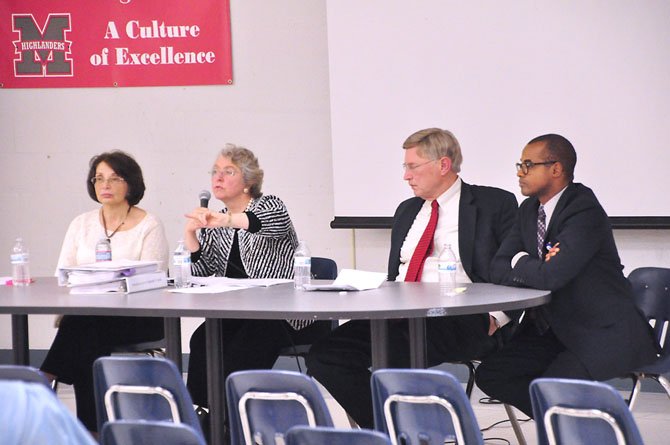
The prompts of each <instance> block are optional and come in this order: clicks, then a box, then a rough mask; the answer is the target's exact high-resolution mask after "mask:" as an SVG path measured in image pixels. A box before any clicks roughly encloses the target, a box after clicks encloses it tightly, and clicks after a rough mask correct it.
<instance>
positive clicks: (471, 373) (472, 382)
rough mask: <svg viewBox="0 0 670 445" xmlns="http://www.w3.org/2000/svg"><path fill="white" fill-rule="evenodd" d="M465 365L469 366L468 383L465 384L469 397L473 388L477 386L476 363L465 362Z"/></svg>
mask: <svg viewBox="0 0 670 445" xmlns="http://www.w3.org/2000/svg"><path fill="white" fill-rule="evenodd" d="M463 364H464V365H465V366H467V367H468V373H469V374H468V383H467V384H466V386H465V394H467V396H468V399H469V398H470V396H471V395H472V389H473V388H474V386H475V365H474V363H472V362H463Z"/></svg>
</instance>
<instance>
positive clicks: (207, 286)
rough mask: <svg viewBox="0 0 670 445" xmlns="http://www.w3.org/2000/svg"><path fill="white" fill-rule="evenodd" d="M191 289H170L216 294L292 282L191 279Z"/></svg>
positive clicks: (223, 278)
mask: <svg viewBox="0 0 670 445" xmlns="http://www.w3.org/2000/svg"><path fill="white" fill-rule="evenodd" d="M191 282H192V283H193V284H192V286H191V287H185V288H180V289H174V288H173V289H170V290H169V291H170V292H175V293H179V294H218V293H221V292H229V291H232V290H239V289H247V288H250V287H267V286H274V285H275V284H283V283H292V282H293V280H287V279H279V278H227V277H192V278H191Z"/></svg>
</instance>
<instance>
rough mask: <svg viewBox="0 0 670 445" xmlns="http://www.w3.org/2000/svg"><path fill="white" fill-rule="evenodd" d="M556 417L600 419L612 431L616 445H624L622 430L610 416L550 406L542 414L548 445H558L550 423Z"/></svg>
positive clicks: (601, 412)
mask: <svg viewBox="0 0 670 445" xmlns="http://www.w3.org/2000/svg"><path fill="white" fill-rule="evenodd" d="M558 415H561V416H569V417H578V418H582V419H602V420H604V421H605V422H607V424H608V425H609V426H610V427H611V428H612V430H614V435H615V436H616V443H617V445H626V439H625V437H624V433H623V430H622V429H621V427H620V426H619V423H618V422H617V421H616V419H615V418H614V417H613V416H612V415H611V414H609V413H606V412H605V411H602V410H599V409H578V408H566V407H564V406H552V407H551V408H549V409H548V410H547V411H546V412H545V413H544V419H543V422H544V428H545V429H546V430H547V439H548V440H549V444H550V445H558V441H557V439H556V433H555V432H554V426H553V424H552V423H551V418H552V417H554V416H558Z"/></svg>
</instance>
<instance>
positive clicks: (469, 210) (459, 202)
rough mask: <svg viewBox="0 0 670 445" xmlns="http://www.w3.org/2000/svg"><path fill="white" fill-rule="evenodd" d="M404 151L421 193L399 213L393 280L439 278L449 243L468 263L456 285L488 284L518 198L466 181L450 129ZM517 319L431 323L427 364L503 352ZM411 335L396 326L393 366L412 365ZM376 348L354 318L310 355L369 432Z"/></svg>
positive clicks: (315, 370) (428, 133) (420, 135)
mask: <svg viewBox="0 0 670 445" xmlns="http://www.w3.org/2000/svg"><path fill="white" fill-rule="evenodd" d="M403 148H404V149H405V162H404V164H403V167H404V169H405V175H404V179H405V180H406V181H407V182H408V184H409V185H410V187H411V188H412V190H413V192H414V194H415V195H416V196H415V197H414V198H411V199H408V200H406V201H404V202H403V203H401V204H400V206H399V207H398V209H397V210H396V213H395V216H394V223H393V230H392V233H391V250H390V254H389V262H388V279H389V280H391V281H393V280H397V281H433V282H435V281H437V257H438V256H439V253H440V251H441V248H442V246H443V245H445V244H450V245H451V246H452V248H453V251H454V252H455V253H456V255H457V256H458V257H459V258H460V261H461V263H462V265H463V267H462V268H461V269H460V270H459V271H458V275H457V282H482V281H483V282H487V281H489V265H490V261H491V259H492V258H493V255H494V254H495V252H496V251H497V249H498V247H499V246H500V243H501V242H502V240H503V239H504V236H505V234H506V233H507V232H508V231H509V229H510V228H511V226H512V223H513V220H514V215H515V214H516V210H517V201H516V198H515V197H514V195H513V194H512V193H509V192H506V191H504V190H500V189H496V188H492V187H481V186H475V185H469V184H466V183H465V182H463V181H462V180H461V179H460V177H459V175H458V173H459V172H460V165H461V161H462V155H461V149H460V146H459V144H458V141H457V140H456V138H455V137H454V135H453V134H451V133H450V132H448V131H446V130H441V129H439V128H429V129H426V130H421V131H418V132H416V133H414V134H413V135H411V136H410V137H409V138H408V139H407V140H406V141H405V143H404V144H403ZM434 207H435V209H434ZM434 213H435V214H434ZM432 217H434V218H435V221H434V225H433V227H434V232H433V231H432V230H431V235H430V239H429V241H430V247H431V248H430V249H429V252H426V254H425V255H423V258H422V259H421V264H422V267H420V268H419V269H418V273H417V270H416V268H414V269H415V270H414V271H412V267H411V266H410V263H412V262H413V261H414V258H413V257H415V256H417V251H421V249H420V248H418V247H417V246H418V245H419V244H420V239H421V238H422V237H423V236H424V232H425V231H426V229H427V227H429V226H431V222H430V221H431V218H432ZM433 246H434V247H433ZM410 277H411V278H410ZM518 315H519V314H516V313H511V314H505V313H503V312H496V313H492V314H479V315H471V316H458V317H433V318H428V319H427V320H426V333H427V351H428V365H429V366H435V365H438V364H440V363H443V362H445V361H458V360H471V359H479V358H481V357H484V356H486V355H487V354H490V353H491V352H493V351H496V350H498V349H499V348H500V347H501V346H502V342H503V339H504V338H505V337H506V336H509V334H510V331H511V330H512V326H513V325H514V322H513V319H514V318H515V317H516V318H518ZM408 335H409V334H408V322H407V321H406V320H393V321H391V322H390V325H389V336H390V341H391V344H392V347H391V348H390V349H391V350H390V351H389V355H390V357H389V362H390V365H391V366H392V367H409V341H408ZM370 350H371V346H370V323H369V322H368V321H365V320H352V321H349V322H347V323H345V324H343V325H342V326H340V327H339V328H337V329H336V330H335V331H333V332H332V333H331V334H330V335H329V336H328V337H326V338H325V339H323V340H320V341H319V342H317V343H316V344H314V345H313V346H312V349H311V351H310V354H309V356H308V357H307V367H308V370H309V373H310V374H311V375H312V376H314V377H315V378H316V379H317V380H318V381H319V382H321V383H322V384H323V385H324V386H325V387H326V389H328V391H330V393H331V394H332V395H333V397H334V398H335V399H336V400H337V401H338V402H339V403H340V404H341V405H342V407H343V408H344V409H345V410H346V411H347V413H348V414H349V415H350V416H351V417H352V418H353V419H354V420H355V421H356V422H357V423H358V425H359V426H361V427H366V428H372V427H373V418H372V400H371V395H370V371H369V368H370V365H371V352H370Z"/></svg>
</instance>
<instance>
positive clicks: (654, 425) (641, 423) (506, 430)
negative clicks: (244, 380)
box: [58, 384, 670, 445]
mask: <svg viewBox="0 0 670 445" xmlns="http://www.w3.org/2000/svg"><path fill="white" fill-rule="evenodd" d="M324 395H325V397H326V402H327V403H328V407H329V408H330V410H331V412H332V414H333V419H334V422H335V425H336V426H338V427H343V428H346V427H349V421H348V419H347V416H346V414H345V413H344V411H343V410H342V408H341V407H340V406H339V405H338V404H337V402H335V401H334V400H333V399H332V397H330V395H329V394H327V393H325V394H324ZM624 395H625V394H624ZM482 397H484V394H482V392H481V391H479V390H478V389H477V388H475V390H474V392H473V394H472V401H473V408H474V411H475V415H476V416H477V421H478V422H479V426H480V427H481V428H482V429H484V428H487V427H489V426H491V425H493V424H494V423H496V422H499V421H505V420H506V419H507V416H506V415H505V409H504V408H503V406H502V405H487V404H482V403H479V402H478V401H479V399H481V398H482ZM58 398H59V399H61V400H62V401H63V403H64V404H65V405H66V406H68V408H70V409H71V411H72V412H74V411H75V403H74V392H73V391H72V387H71V386H68V385H62V384H61V385H59V388H58ZM517 415H518V416H519V418H520V419H522V418H523V417H524V415H523V414H522V413H520V412H517ZM633 415H634V417H635V420H636V422H637V425H638V427H639V428H640V431H641V433H642V438H643V439H644V442H645V444H647V445H656V444H659V445H660V444H667V443H669V442H670V439H669V438H670V399H669V398H668V397H667V396H666V395H665V394H664V393H658V392H653V393H651V392H643V393H641V395H640V398H639V399H638V401H637V402H636V405H635V408H634V410H633ZM522 429H523V431H524V435H525V438H526V441H527V443H528V445H536V444H537V438H536V437H535V424H534V422H533V421H526V422H522ZM484 439H485V443H486V444H487V445H497V444H507V443H509V444H517V443H518V441H517V439H516V436H515V435H514V432H513V431H512V428H511V426H510V424H509V422H503V423H501V424H500V425H497V426H494V427H493V428H491V429H489V430H487V431H485V432H484ZM593 445H600V444H593Z"/></svg>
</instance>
